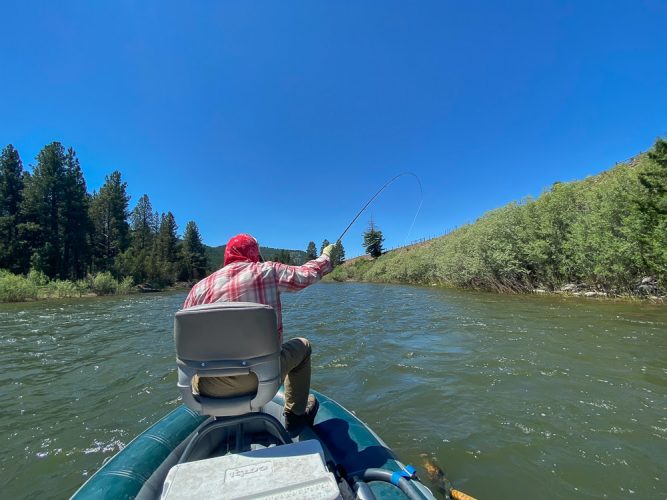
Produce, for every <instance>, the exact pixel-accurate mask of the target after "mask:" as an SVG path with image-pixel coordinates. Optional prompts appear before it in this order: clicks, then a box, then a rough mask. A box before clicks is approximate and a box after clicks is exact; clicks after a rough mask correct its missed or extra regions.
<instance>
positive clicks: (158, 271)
mask: <svg viewBox="0 0 667 500" xmlns="http://www.w3.org/2000/svg"><path fill="white" fill-rule="evenodd" d="M177 229H178V227H177V226H176V219H175V218H174V215H173V214H172V213H171V212H167V214H166V215H165V214H162V217H161V220H160V227H159V230H158V234H157V238H156V240H155V252H154V253H155V257H154V261H153V263H154V264H155V265H156V268H155V275H154V276H151V277H150V279H151V280H152V281H154V282H157V283H160V284H162V285H169V284H172V283H173V282H174V281H176V272H177V269H178V267H179V264H180V261H179V259H180V251H179V248H178V237H177V235H176V231H177Z"/></svg>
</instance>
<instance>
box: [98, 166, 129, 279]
mask: <svg viewBox="0 0 667 500" xmlns="http://www.w3.org/2000/svg"><path fill="white" fill-rule="evenodd" d="M129 201H130V197H129V196H128V195H127V183H126V182H122V181H121V174H120V172H118V171H117V170H116V171H114V172H112V174H111V175H108V176H107V177H106V179H105V181H104V185H103V186H102V187H101V188H100V191H99V193H93V196H92V200H91V204H90V216H91V219H92V224H93V235H92V242H93V249H92V250H93V270H95V271H97V270H100V271H107V270H111V269H113V266H114V263H115V260H116V258H117V257H118V255H120V254H121V253H122V252H124V251H125V250H127V247H128V246H129V244H130V226H129V224H128V223H127V219H128V217H129V211H128V203H129Z"/></svg>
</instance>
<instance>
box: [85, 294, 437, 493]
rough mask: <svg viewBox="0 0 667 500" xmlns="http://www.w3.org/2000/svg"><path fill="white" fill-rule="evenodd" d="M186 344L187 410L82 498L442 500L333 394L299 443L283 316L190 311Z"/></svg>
mask: <svg viewBox="0 0 667 500" xmlns="http://www.w3.org/2000/svg"><path fill="white" fill-rule="evenodd" d="M174 343H175V347H176V364H177V368H178V388H179V389H180V391H181V396H182V398H183V403H184V406H181V407H179V408H177V409H176V410H174V411H173V412H171V413H170V414H169V415H167V416H165V417H164V418H162V419H161V420H160V421H159V422H157V423H156V424H155V425H153V426H152V427H151V428H149V429H148V430H146V431H145V432H144V433H142V434H141V435H140V436H138V437H137V438H136V439H134V440H133V441H132V442H130V444H128V446H127V447H125V448H124V449H123V450H122V451H120V452H119V453H118V454H117V455H116V456H115V457H113V458H112V459H111V460H110V461H109V462H108V463H106V464H105V465H103V466H102V468H101V469H100V470H99V471H98V472H97V473H95V475H93V476H92V477H91V478H90V479H89V480H88V481H87V482H86V483H85V484H84V485H83V486H82V487H81V488H80V489H79V490H78V491H77V492H76V493H75V494H74V496H73V498H75V499H88V498H91V499H92V498H95V499H99V498H113V499H121V498H122V499H124V498H140V499H155V498H161V499H165V500H175V499H184V498H193V499H209V498H216V499H239V498H266V499H269V498H270V499H292V498H305V499H335V498H343V499H350V498H360V499H374V498H406V497H407V498H410V499H425V498H433V496H432V495H431V492H430V491H429V490H428V489H427V488H426V487H425V486H424V485H422V484H421V483H420V482H419V479H418V478H417V475H416V474H415V470H414V468H413V467H411V466H405V465H404V464H402V463H401V462H399V461H398V459H397V458H396V456H395V455H394V453H393V452H392V451H391V450H390V449H389V448H388V447H387V445H386V444H385V443H384V442H383V441H382V440H381V439H380V438H379V437H378V436H377V435H376V434H375V433H374V432H373V431H372V430H371V429H370V428H369V427H368V426H367V425H365V424H364V423H363V422H362V421H361V420H359V419H358V418H357V417H356V416H354V415H353V414H352V413H351V412H349V411H347V410H346V409H345V408H343V407H342V406H341V405H339V404H338V403H336V402H335V401H333V400H332V399H330V398H328V397H326V396H324V395H323V394H319V393H315V396H316V397H317V398H318V400H319V403H320V405H319V411H318V412H317V415H316V418H315V420H314V422H313V425H312V427H311V426H306V427H305V428H304V429H303V430H301V432H300V433H299V434H298V435H296V436H291V435H290V434H288V432H287V430H286V429H285V422H284V417H283V405H284V393H283V392H282V390H281V385H280V384H281V380H282V376H281V361H280V353H281V343H280V335H279V333H278V331H277V325H276V315H275V313H274V311H273V309H272V308H271V307H269V306H266V305H262V304H254V303H245V302H234V303H215V304H208V305H202V306H196V307H191V308H188V309H185V310H182V311H178V312H177V313H176V316H175V320H174ZM195 377H199V378H202V377H216V378H222V379H227V378H230V380H231V379H232V378H234V377H237V378H238V377H246V378H248V377H250V378H252V379H255V380H256V384H254V385H255V386H256V389H255V390H254V391H251V392H241V393H230V395H229V396H226V397H209V396H205V395H201V394H199V393H197V392H196V391H195V390H193V380H194V378H195ZM313 392H314V391H313ZM293 431H294V429H293Z"/></svg>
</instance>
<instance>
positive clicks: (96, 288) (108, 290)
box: [90, 272, 118, 295]
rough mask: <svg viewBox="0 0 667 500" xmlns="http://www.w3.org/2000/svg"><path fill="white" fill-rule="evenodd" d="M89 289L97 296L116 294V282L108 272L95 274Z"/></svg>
mask: <svg viewBox="0 0 667 500" xmlns="http://www.w3.org/2000/svg"><path fill="white" fill-rule="evenodd" d="M90 288H91V290H92V291H93V292H95V293H96V294H97V295H111V294H114V293H116V290H117V289H118V282H117V281H116V279H115V278H114V277H113V276H112V275H111V273H110V272H104V273H97V274H96V275H95V276H94V277H93V279H92V284H91V287H90Z"/></svg>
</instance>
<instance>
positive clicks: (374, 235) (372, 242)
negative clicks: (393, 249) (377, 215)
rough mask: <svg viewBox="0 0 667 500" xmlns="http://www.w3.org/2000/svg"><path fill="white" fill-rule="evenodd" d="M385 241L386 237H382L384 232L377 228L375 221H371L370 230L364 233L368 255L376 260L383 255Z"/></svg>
mask: <svg viewBox="0 0 667 500" xmlns="http://www.w3.org/2000/svg"><path fill="white" fill-rule="evenodd" d="M383 241H384V236H382V231H380V230H379V229H378V228H377V227H376V226H375V223H374V222H373V220H372V219H371V221H370V223H369V225H368V230H367V231H366V232H365V233H364V244H363V247H364V248H365V249H366V253H367V254H369V255H370V256H371V257H373V258H374V259H376V258H378V257H379V256H380V255H382V250H383V249H382V242H383Z"/></svg>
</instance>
